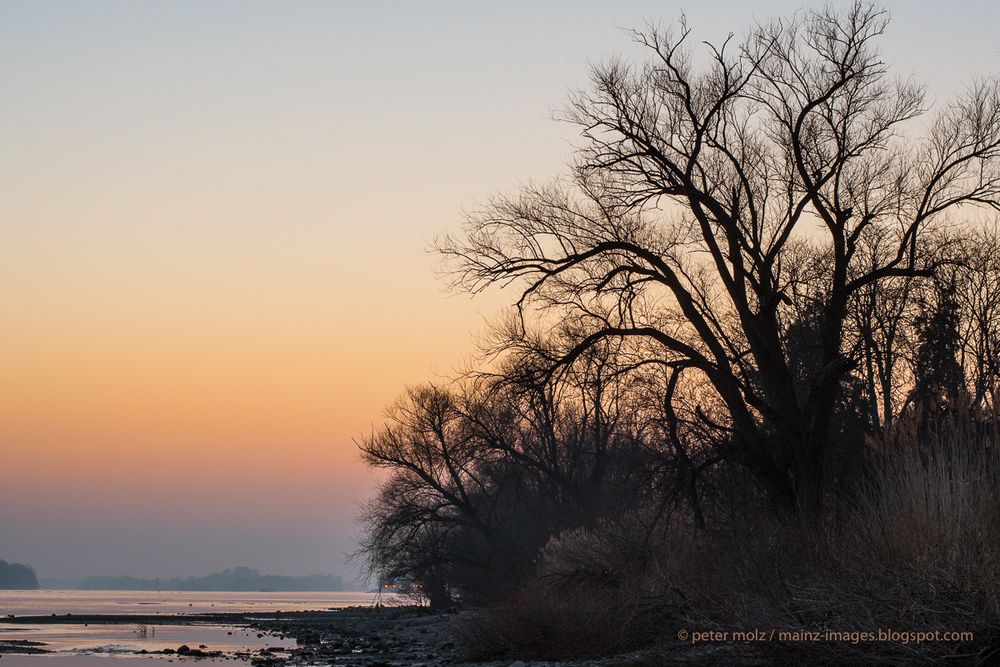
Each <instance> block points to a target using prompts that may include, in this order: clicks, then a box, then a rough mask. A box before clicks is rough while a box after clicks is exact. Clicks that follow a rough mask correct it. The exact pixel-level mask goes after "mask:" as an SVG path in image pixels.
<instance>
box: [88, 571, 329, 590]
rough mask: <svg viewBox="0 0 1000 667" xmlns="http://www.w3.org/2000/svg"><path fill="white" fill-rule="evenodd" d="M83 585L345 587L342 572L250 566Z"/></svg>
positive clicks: (134, 587)
mask: <svg viewBox="0 0 1000 667" xmlns="http://www.w3.org/2000/svg"><path fill="white" fill-rule="evenodd" d="M80 588H82V589H85V590H135V591H342V590H344V582H343V580H342V579H341V578H340V577H339V576H334V575H329V574H310V575H306V576H299V577H289V576H282V575H274V574H260V572H258V571H257V570H255V569H252V568H249V567H234V568H227V569H225V570H223V571H222V572H215V573H212V574H209V575H206V576H204V577H174V578H172V579H160V578H159V577H157V578H155V579H141V578H139V577H129V576H121V577H87V578H86V579H84V580H83V582H82V583H81V584H80Z"/></svg>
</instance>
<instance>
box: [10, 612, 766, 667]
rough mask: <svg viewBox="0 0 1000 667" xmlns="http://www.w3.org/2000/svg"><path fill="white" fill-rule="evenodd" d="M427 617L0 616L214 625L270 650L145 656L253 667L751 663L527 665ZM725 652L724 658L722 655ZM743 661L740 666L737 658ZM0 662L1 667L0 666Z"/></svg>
mask: <svg viewBox="0 0 1000 667" xmlns="http://www.w3.org/2000/svg"><path fill="white" fill-rule="evenodd" d="M471 613H474V612H460V613H451V614H441V613H431V612H430V611H429V610H428V609H427V608H426V607H417V606H398V607H372V606H368V607H348V608H344V609H337V610H332V611H308V612H274V613H266V612H265V613H208V614H176V615H169V616H167V615H149V614H122V615H115V614H88V615H73V614H65V615H58V616H17V617H12V618H11V617H9V618H5V619H2V622H3V623H4V624H8V627H17V626H21V627H29V626H39V625H49V626H51V625H76V626H79V625H84V626H92V625H115V626H129V627H136V628H140V627H148V628H155V627H159V628H161V633H162V631H163V630H162V629H163V628H164V626H168V627H176V626H219V627H229V628H232V629H231V630H230V631H229V632H230V633H235V634H237V635H243V636H246V637H249V638H252V639H257V640H258V641H259V642H260V643H268V642H267V639H268V638H273V640H274V643H273V645H268V646H259V647H257V648H255V649H252V650H239V649H237V650H220V649H218V648H217V647H216V646H213V645H212V644H211V643H202V644H191V643H187V644H179V645H178V646H172V647H168V648H164V649H159V650H155V651H146V653H145V654H143V655H147V656H149V657H154V656H155V657H167V656H169V657H173V658H176V657H184V658H185V661H187V659H196V658H205V657H214V658H230V659H236V660H241V661H243V662H245V663H249V664H250V665H253V666H254V667H279V666H287V667H293V666H299V665H329V664H335V665H357V666H359V667H360V666H364V667H388V666H400V667H401V666H404V665H407V666H409V665H424V666H425V667H437V666H439V665H476V666H478V667H507V666H509V665H514V666H516V667H541V666H543V665H544V666H547V667H555V666H559V667H610V666H612V665H624V666H631V667H640V666H642V665H651V666H657V665H662V666H669V665H688V666H689V665H710V664H718V663H719V662H720V661H724V662H726V663H727V664H744V665H754V664H762V663H760V662H754V661H752V660H751V659H749V658H747V656H745V655H744V656H742V657H741V656H735V655H733V654H732V653H730V652H728V651H726V649H725V647H724V646H714V647H713V646H708V645H706V646H705V647H697V649H695V648H692V647H690V646H689V645H685V644H682V643H680V642H676V641H674V642H671V643H670V644H668V645H664V646H661V647H654V648H650V649H647V650H644V651H638V652H633V653H629V654H625V655H616V656H611V657H607V658H602V659H587V660H573V661H560V662H525V661H521V660H516V659H513V658H511V659H504V660H485V661H484V660H477V659H474V658H473V657H472V656H469V655H468V654H467V653H466V651H465V649H464V645H465V642H463V641H462V637H463V633H464V632H466V629H465V628H466V627H467V621H468V619H469V615H470V614H471ZM22 648H23V649H24V650H21V651H19V650H17V647H16V646H13V645H11V644H8V645H7V646H6V647H5V648H0V653H3V652H7V653H29V652H30V653H34V654H40V653H44V652H46V646H44V645H32V646H30V647H29V646H27V645H24V646H23V647H22ZM723 652H725V655H724V654H723ZM139 653H140V652H139V651H136V652H135V654H139ZM741 659H742V660H743V662H739V660H741ZM2 664H3V663H0V666H2Z"/></svg>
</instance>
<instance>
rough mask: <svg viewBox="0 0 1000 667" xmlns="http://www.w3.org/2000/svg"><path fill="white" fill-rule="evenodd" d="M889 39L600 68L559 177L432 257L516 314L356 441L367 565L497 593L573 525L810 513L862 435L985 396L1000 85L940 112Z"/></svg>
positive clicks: (839, 491)
mask: <svg viewBox="0 0 1000 667" xmlns="http://www.w3.org/2000/svg"><path fill="white" fill-rule="evenodd" d="M887 22H888V18H887V15H886V12H885V11H884V10H882V9H880V8H879V7H877V6H875V5H871V4H868V3H863V2H857V3H855V4H853V5H852V6H851V7H849V8H848V9H847V10H846V11H843V12H839V11H837V10H834V9H830V8H827V9H824V10H820V11H816V12H810V13H800V14H798V15H796V16H794V17H792V18H791V19H790V20H785V21H773V22H769V23H765V24H762V25H758V26H756V27H754V28H753V29H752V30H751V31H750V32H749V34H748V35H747V36H746V37H745V38H744V39H743V40H742V41H740V42H736V41H735V40H734V38H733V37H730V38H728V39H726V40H724V41H723V42H722V43H721V44H718V45H711V44H709V45H707V48H705V49H701V50H700V51H699V50H695V49H693V48H691V46H690V44H689V42H690V39H689V37H690V31H689V29H688V27H687V26H686V25H685V24H684V23H683V21H682V22H681V24H680V25H679V26H677V27H676V29H674V30H658V29H649V30H647V31H644V32H636V33H635V38H636V39H637V40H638V42H639V43H640V44H642V45H643V46H645V47H646V48H647V49H648V53H649V55H650V57H649V59H648V60H647V61H646V62H644V63H642V64H639V65H633V64H630V63H627V62H625V61H623V60H613V61H610V62H608V63H607V64H605V65H602V66H598V67H596V68H594V70H593V75H592V84H591V86H590V88H589V89H587V90H585V91H582V92H580V93H578V94H576V95H574V96H573V97H572V99H571V102H570V105H569V108H568V110H567V112H566V114H565V115H566V120H568V121H569V122H572V123H575V124H577V125H578V126H579V127H580V128H581V133H582V137H583V140H584V143H583V145H582V146H581V147H580V148H579V150H578V152H577V156H576V160H575V162H574V164H573V168H572V170H571V172H570V174H569V175H568V177H567V178H564V179H562V180H560V181H557V182H555V183H553V184H550V185H545V186H529V187H527V188H525V189H524V190H523V191H521V192H519V193H517V194H515V195H513V196H501V197H497V198H495V199H494V200H493V201H492V202H490V203H489V205H488V206H486V207H484V208H482V209H481V210H479V211H477V212H475V213H473V214H472V215H470V217H469V219H468V222H467V225H466V229H465V230H464V231H463V233H462V234H460V235H458V236H456V237H452V238H447V239H445V240H444V241H443V242H442V243H441V245H440V249H441V251H442V252H443V253H444V254H445V255H446V256H447V258H448V259H449V260H450V261H451V266H452V268H453V270H454V275H455V276H456V282H457V284H458V285H460V286H462V287H464V288H466V289H469V290H471V291H473V292H475V291H479V290H482V289H485V288H488V287H490V286H493V285H497V284H500V285H516V286H518V287H517V289H518V290H519V297H518V299H517V301H516V308H515V311H516V314H515V315H514V316H513V317H512V318H511V319H510V320H509V321H505V322H504V323H503V325H502V326H500V327H499V328H498V335H497V336H496V337H495V340H494V345H493V346H492V347H491V348H490V350H489V352H490V353H491V355H490V357H489V358H491V359H492V360H493V362H492V366H491V368H492V370H491V371H489V372H486V371H481V372H476V373H472V374H470V375H469V376H467V377H465V378H463V379H462V380H461V381H458V382H456V384H455V386H453V387H448V388H447V389H445V388H434V387H428V388H424V389H418V390H414V391H411V392H410V393H409V394H408V395H407V397H406V398H405V399H404V400H403V401H402V402H401V403H400V404H398V405H397V406H396V407H395V408H394V410H393V411H392V412H391V413H390V415H389V420H388V423H387V425H386V426H385V427H384V428H383V429H382V430H379V431H377V432H375V433H373V434H372V435H371V436H370V437H368V438H365V439H364V440H363V441H362V442H361V448H362V450H363V452H364V456H365V458H366V460H367V461H368V462H369V463H371V464H372V465H375V466H379V467H384V468H387V469H389V470H390V471H391V474H390V476H389V478H388V481H387V482H386V484H385V486H384V488H383V489H382V492H381V494H380V496H379V497H378V498H377V499H376V500H375V501H374V502H373V503H372V504H371V505H370V506H369V508H368V510H367V513H366V515H365V517H364V518H365V522H366V526H367V541H366V542H365V544H364V551H365V552H366V553H367V554H368V555H369V556H370V560H371V562H372V564H373V567H374V568H375V570H377V571H378V572H380V573H382V574H383V575H386V576H407V577H412V578H417V579H419V580H421V581H422V582H424V583H425V585H427V586H428V588H429V589H430V590H431V598H432V600H435V599H436V600H441V599H447V595H446V594H447V592H448V590H449V587H452V588H456V589H457V590H461V591H463V592H464V593H465V594H466V595H476V594H481V595H485V596H489V595H493V594H497V593H498V592H500V591H502V590H503V589H504V588H505V587H506V586H508V585H509V584H510V583H511V582H512V581H513V580H516V579H518V578H520V577H522V576H524V574H525V573H528V572H530V571H531V563H532V560H533V558H534V557H535V556H536V554H537V553H538V550H539V548H540V546H541V545H542V544H544V542H545V541H546V540H547V539H548V537H549V536H551V535H553V534H555V533H558V532H559V531H561V530H564V529H566V528H569V527H574V526H580V525H587V524H588V523H596V522H600V521H602V520H610V519H614V518H621V517H623V516H626V515H627V516H629V517H630V519H629V520H630V521H632V522H633V523H634V524H635V525H637V526H643V527H644V530H645V531H646V534H651V533H652V532H653V531H655V528H656V525H657V524H658V522H660V521H662V520H663V517H664V516H666V515H668V514H669V512H667V510H668V509H669V508H676V507H678V506H682V507H685V508H686V512H687V513H688V515H689V516H690V518H691V520H692V521H693V522H694V523H695V524H697V525H703V524H704V523H705V522H706V521H711V520H716V518H715V513H713V512H712V511H708V510H709V509H710V505H711V503H709V504H708V505H706V500H710V501H711V502H713V503H714V502H724V501H725V498H726V497H728V496H731V495H732V493H733V492H734V490H735V489H736V488H739V489H740V493H758V494H759V495H760V496H761V497H762V499H763V500H764V501H765V504H766V505H767V506H768V507H770V509H771V511H772V512H774V513H776V514H778V515H781V516H786V517H787V516H790V515H793V514H797V515H800V516H803V517H806V518H808V517H815V516H817V515H819V514H820V513H821V512H823V511H824V509H825V506H826V505H829V504H830V503H829V501H830V500H831V499H834V498H837V499H839V498H841V497H849V495H850V494H849V490H850V487H851V484H852V481H853V480H856V479H857V477H858V475H859V471H860V470H861V468H862V466H863V453H864V442H865V438H866V437H868V438H873V437H874V438H877V437H879V436H880V435H881V434H884V433H887V432H889V431H890V430H891V429H892V426H893V423H894V421H896V420H899V419H900V417H901V416H902V415H908V414H915V413H917V412H919V411H926V410H928V409H934V410H941V409H946V408H948V406H957V405H959V404H961V405H963V406H965V407H966V408H974V409H978V410H985V409H989V408H992V407H993V406H994V403H995V396H994V392H995V389H996V384H997V374H998V372H1000V367H998V362H1000V359H998V354H1000V349H998V345H1000V340H998V334H997V332H998V328H997V324H998V321H997V318H998V317H1000V266H998V264H1000V259H998V256H997V250H1000V248H998V241H997V229H996V227H995V226H992V225H991V224H989V223H990V221H989V220H988V214H989V212H990V211H997V210H1000V84H998V82H997V81H994V80H983V81H979V82H977V83H975V84H973V85H971V86H969V87H968V89H967V90H966V92H965V93H964V94H963V95H962V96H960V97H959V98H958V99H956V100H955V101H953V102H952V103H950V104H949V105H947V106H945V107H943V108H942V109H941V110H940V111H939V112H938V113H937V114H936V115H934V116H932V117H930V118H929V119H928V118H925V117H924V116H925V111H926V109H925V98H924V92H923V90H922V88H920V87H919V86H918V85H916V84H915V83H913V82H912V81H909V80H899V79H896V78H893V77H892V76H891V75H890V72H889V70H888V68H887V66H886V65H885V64H884V62H883V61H882V59H881V57H880V55H879V53H878V50H877V48H876V43H877V41H878V39H879V37H880V36H881V35H882V34H883V32H884V30H885V28H886V26H887ZM984 212H985V213H984ZM927 406H933V408H928V407H927ZM973 411H974V410H973ZM970 414H971V412H970ZM748 480H750V481H752V483H753V484H752V486H751V487H748V486H747V481H748ZM748 489H749V490H748ZM639 532H640V533H641V532H642V531H639ZM487 581H488V582H490V585H489V586H483V585H482V583H481V582H487Z"/></svg>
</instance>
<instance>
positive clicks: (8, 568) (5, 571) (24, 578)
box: [0, 560, 38, 590]
mask: <svg viewBox="0 0 1000 667" xmlns="http://www.w3.org/2000/svg"><path fill="white" fill-rule="evenodd" d="M35 588H38V577H37V576H35V568H33V567H31V566H30V565H23V564H21V563H8V562H7V561H5V560H0V589H8V590H10V589H15V590H32V589H35Z"/></svg>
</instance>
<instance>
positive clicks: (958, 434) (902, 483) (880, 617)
mask: <svg viewBox="0 0 1000 667" xmlns="http://www.w3.org/2000/svg"><path fill="white" fill-rule="evenodd" d="M923 433H924V434H925V435H924V436H923V437H921V438H916V437H913V438H899V437H897V438H896V439H895V440H894V442H893V446H892V448H891V449H890V450H889V451H890V452H891V454H885V453H883V454H880V455H878V456H877V457H876V458H875V459H874V460H873V463H872V465H871V466H870V475H869V477H868V479H867V481H866V482H865V483H864V484H862V485H861V490H860V494H859V498H858V499H857V501H856V503H855V504H854V506H853V509H852V510H851V511H850V512H842V513H841V514H840V515H839V516H838V517H832V516H831V517H829V518H827V519H825V520H823V521H812V522H808V523H805V522H800V523H792V524H785V525H782V524H778V523H777V522H774V521H771V520H769V519H766V518H762V519H760V520H759V521H757V522H752V523H747V522H744V523H741V524H738V525H736V526H735V527H730V528H727V529H726V530H725V531H712V530H702V531H695V530H693V529H691V528H689V527H685V526H680V525H677V526H675V527H674V528H673V529H672V530H671V531H670V532H669V534H668V535H666V536H665V537H663V538H661V539H660V540H659V541H658V542H657V544H656V545H654V546H653V547H652V548H650V545H648V544H646V545H645V546H643V545H642V544H637V543H635V542H634V541H631V540H630V539H628V537H627V531H625V533H623V532H622V531H621V529H620V527H618V528H615V529H606V530H604V531H598V532H594V533H572V534H569V535H564V536H562V537H561V538H559V539H557V540H555V541H553V542H552V543H551V544H550V545H549V547H547V549H546V552H545V554H544V556H543V558H542V561H541V564H540V576H539V579H538V580H537V581H536V583H535V584H533V585H532V586H531V587H529V588H526V589H524V590H523V591H522V592H521V593H519V594H518V595H517V596H515V597H514V598H512V599H510V600H508V601H507V602H506V603H504V604H503V605H500V606H497V607H494V608H491V609H488V610H485V611H483V612H482V613H481V614H480V615H478V616H476V617H474V620H473V621H472V622H471V624H470V625H469V626H467V628H466V638H467V640H468V642H469V644H470V645H471V646H472V647H473V652H474V653H476V654H477V655H481V656H482V655H491V656H501V655H502V656H509V657H519V658H540V659H555V658H576V657H582V656H594V655H607V654H610V653H614V652H620V651H626V650H630V649H632V648H635V647H638V646H649V645H653V644H655V643H657V642H661V648H662V649H663V650H668V651H671V652H677V653H682V652H684V651H691V650H692V647H691V646H690V644H681V643H680V642H677V641H676V640H673V641H670V638H672V637H673V636H674V635H675V633H676V631H677V630H678V629H679V628H682V627H683V628H688V629H691V630H696V629H697V630H720V631H721V630H729V631H733V630H740V631H746V630H753V629H768V630H769V629H772V628H773V629H776V630H789V631H796V630H810V631H819V632H825V631H828V630H830V631H839V632H877V631H878V630H880V629H881V630H893V631H908V632H925V631H934V630H940V631H963V632H972V633H974V635H975V640H974V641H971V642H953V641H951V642H949V641H940V642H924V643H920V644H917V643H914V642H907V643H903V642H899V641H860V642H856V643H852V642H850V641H820V642H799V641H792V642H783V643H782V642H776V641H774V642H764V643H756V644H753V645H747V651H748V654H752V655H758V656H763V658H764V660H765V661H767V662H770V663H773V664H793V663H801V664H831V665H834V664H870V663H872V662H873V661H877V662H879V663H883V664H914V663H918V664H919V663H923V664H940V663H942V662H947V663H948V664H983V665H986V664H994V663H990V662H989V661H988V660H989V659H988V658H980V659H981V660H983V659H985V660H986V661H984V662H980V663H976V655H977V654H980V655H981V656H985V653H986V651H988V647H989V646H994V647H996V646H997V643H998V641H1000V452H998V447H997V446H996V445H995V443H997V442H998V441H997V439H996V437H995V436H996V434H995V431H993V430H992V429H987V430H986V431H985V432H984V430H983V429H982V428H972V427H971V426H970V427H962V426H961V425H958V426H956V425H955V424H951V425H950V426H949V427H948V428H944V429H940V430H939V431H938V432H937V433H934V434H933V435H930V436H928V435H926V433H927V431H926V430H925V431H923ZM623 535H626V536H624V537H623ZM662 642H668V643H667V644H663V643H662Z"/></svg>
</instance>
